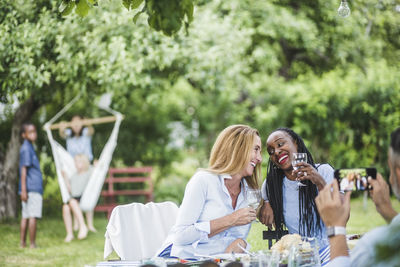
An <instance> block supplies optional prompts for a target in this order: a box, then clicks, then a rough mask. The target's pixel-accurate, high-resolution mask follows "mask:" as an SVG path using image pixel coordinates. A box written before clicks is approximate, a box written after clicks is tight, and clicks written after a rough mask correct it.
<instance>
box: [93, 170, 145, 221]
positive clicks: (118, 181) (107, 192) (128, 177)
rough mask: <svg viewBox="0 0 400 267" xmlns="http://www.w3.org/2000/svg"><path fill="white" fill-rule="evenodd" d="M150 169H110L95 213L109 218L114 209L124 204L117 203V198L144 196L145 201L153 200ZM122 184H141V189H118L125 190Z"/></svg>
mask: <svg viewBox="0 0 400 267" xmlns="http://www.w3.org/2000/svg"><path fill="white" fill-rule="evenodd" d="M152 170H153V168H152V167H127V168H110V169H109V170H108V177H107V179H106V180H105V181H104V186H103V191H102V192H101V196H102V199H101V201H99V204H97V206H96V207H95V209H94V210H95V211H102V212H107V218H110V216H111V212H112V210H113V209H114V207H116V206H118V205H120V204H124V203H118V201H117V199H116V198H117V197H118V196H145V198H146V201H147V202H150V201H152V200H153V181H152V179H151V172H152ZM123 184H125V185H126V184H142V185H143V187H144V188H141V189H119V188H120V187H124V188H127V187H129V186H123Z"/></svg>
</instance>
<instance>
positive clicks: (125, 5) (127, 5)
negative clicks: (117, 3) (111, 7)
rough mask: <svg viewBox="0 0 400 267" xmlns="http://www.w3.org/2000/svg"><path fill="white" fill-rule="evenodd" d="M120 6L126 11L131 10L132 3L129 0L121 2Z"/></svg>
mask: <svg viewBox="0 0 400 267" xmlns="http://www.w3.org/2000/svg"><path fill="white" fill-rule="evenodd" d="M122 4H123V5H124V7H125V8H126V9H128V10H130V9H131V5H132V1H131V0H122Z"/></svg>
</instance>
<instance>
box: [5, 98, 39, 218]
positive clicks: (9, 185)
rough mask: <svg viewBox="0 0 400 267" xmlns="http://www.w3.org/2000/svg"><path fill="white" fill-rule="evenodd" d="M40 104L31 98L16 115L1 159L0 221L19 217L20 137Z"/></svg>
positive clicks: (21, 106) (20, 107)
mask: <svg viewBox="0 0 400 267" xmlns="http://www.w3.org/2000/svg"><path fill="white" fill-rule="evenodd" d="M39 106H40V105H39V103H38V102H37V101H35V100H34V97H33V96H31V97H30V98H29V99H28V100H27V101H25V102H24V103H23V104H22V105H20V106H19V107H18V109H17V110H16V112H15V114H14V120H13V124H12V127H11V139H10V141H9V143H8V145H7V151H6V153H5V156H4V157H3V158H0V160H1V162H0V220H3V219H5V218H7V217H14V218H15V217H17V200H18V199H19V198H17V187H16V185H17V179H18V177H19V173H18V165H19V149H20V146H21V142H22V138H21V135H20V131H21V125H22V123H23V122H25V121H28V120H30V119H31V117H32V115H33V114H34V113H35V111H36V110H37V109H38V108H39Z"/></svg>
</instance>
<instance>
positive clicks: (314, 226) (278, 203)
mask: <svg viewBox="0 0 400 267" xmlns="http://www.w3.org/2000/svg"><path fill="white" fill-rule="evenodd" d="M278 131H282V132H285V133H287V134H288V135H289V136H290V137H291V138H292V140H293V142H294V143H295V144H296V145H297V152H299V153H307V163H308V164H310V165H312V166H313V167H314V168H315V169H317V167H316V166H315V164H314V160H313V158H312V156H311V153H310V151H308V149H307V147H306V146H305V144H304V141H303V139H302V138H301V137H300V136H299V135H298V134H297V133H295V132H294V131H293V130H291V129H289V128H277V129H276V130H275V131H273V133H274V132H278ZM284 177H285V174H284V172H283V170H282V169H280V168H278V167H276V166H275V164H274V163H273V162H272V161H271V159H270V160H269V162H268V171H267V178H266V183H267V187H266V190H267V192H266V193H267V196H268V200H269V203H270V205H271V207H272V210H273V213H274V220H275V226H276V231H277V234H278V236H282V233H283V228H284V224H285V220H284V217H283V193H282V187H283V178H284ZM302 183H304V184H306V185H307V186H300V187H299V200H300V201H299V213H300V214H299V215H300V223H299V233H300V235H302V236H311V235H312V234H318V233H321V232H322V226H321V222H322V220H321V217H320V216H319V213H318V211H317V206H316V204H315V197H316V196H317V195H318V189H317V186H316V185H315V184H313V183H312V182H311V181H310V180H303V181H302ZM314 216H316V220H315V219H314Z"/></svg>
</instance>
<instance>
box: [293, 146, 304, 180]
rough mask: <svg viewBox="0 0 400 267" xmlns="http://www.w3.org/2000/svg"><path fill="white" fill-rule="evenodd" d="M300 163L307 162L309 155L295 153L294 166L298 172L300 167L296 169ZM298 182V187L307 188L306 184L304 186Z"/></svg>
mask: <svg viewBox="0 0 400 267" xmlns="http://www.w3.org/2000/svg"><path fill="white" fill-rule="evenodd" d="M300 162H307V153H293V158H292V166H293V169H294V170H297V169H298V167H296V164H297V163H300ZM296 180H297V185H298V186H307V185H305V184H303V183H302V182H300V180H298V179H296Z"/></svg>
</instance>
